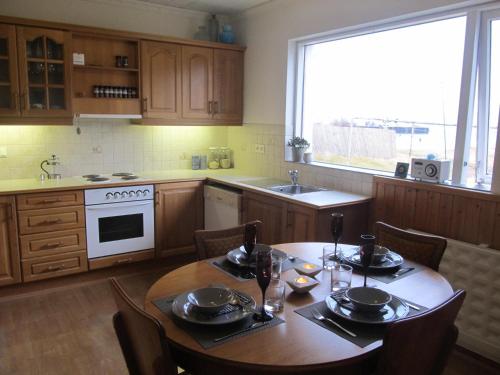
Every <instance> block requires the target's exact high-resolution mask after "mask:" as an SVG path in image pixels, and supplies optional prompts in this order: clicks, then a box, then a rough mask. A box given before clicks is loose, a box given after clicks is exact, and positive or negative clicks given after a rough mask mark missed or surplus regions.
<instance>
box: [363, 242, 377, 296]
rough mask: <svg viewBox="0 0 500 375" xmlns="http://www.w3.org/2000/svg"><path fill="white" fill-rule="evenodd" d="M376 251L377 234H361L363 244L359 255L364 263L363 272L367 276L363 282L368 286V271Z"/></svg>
mask: <svg viewBox="0 0 500 375" xmlns="http://www.w3.org/2000/svg"><path fill="white" fill-rule="evenodd" d="M374 251H375V236H372V235H371V234H362V235H361V246H360V247H359V256H360V258H361V259H360V260H361V264H362V265H363V273H364V276H365V282H364V284H363V286H364V287H366V275H367V273H368V268H369V267H370V264H371V262H372V256H373V252H374Z"/></svg>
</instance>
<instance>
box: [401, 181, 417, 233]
mask: <svg viewBox="0 0 500 375" xmlns="http://www.w3.org/2000/svg"><path fill="white" fill-rule="evenodd" d="M416 200H417V190H416V189H412V188H406V189H405V200H404V206H405V207H406V215H404V216H403V218H402V220H401V222H402V224H403V225H402V227H403V228H412V227H413V223H414V221H415V211H416V210H415V203H416Z"/></svg>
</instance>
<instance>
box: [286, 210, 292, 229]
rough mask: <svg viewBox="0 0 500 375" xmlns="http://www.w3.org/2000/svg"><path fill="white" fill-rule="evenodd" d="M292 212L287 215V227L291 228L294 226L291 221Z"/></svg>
mask: <svg viewBox="0 0 500 375" xmlns="http://www.w3.org/2000/svg"><path fill="white" fill-rule="evenodd" d="M291 214H292V213H291V212H290V211H287V213H286V226H287V227H291V226H292V220H291Z"/></svg>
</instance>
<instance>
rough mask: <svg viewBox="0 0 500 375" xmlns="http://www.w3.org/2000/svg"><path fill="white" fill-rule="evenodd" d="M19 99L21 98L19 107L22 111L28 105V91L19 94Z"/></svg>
mask: <svg viewBox="0 0 500 375" xmlns="http://www.w3.org/2000/svg"><path fill="white" fill-rule="evenodd" d="M19 100H20V103H19V107H20V108H19V109H20V110H21V111H24V110H25V109H26V108H27V107H28V106H27V104H26V93H24V92H23V93H21V95H19Z"/></svg>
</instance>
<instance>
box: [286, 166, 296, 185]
mask: <svg viewBox="0 0 500 375" xmlns="http://www.w3.org/2000/svg"><path fill="white" fill-rule="evenodd" d="M288 175H289V176H290V180H291V181H292V185H298V180H299V171H298V170H296V169H293V170H289V171H288Z"/></svg>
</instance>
